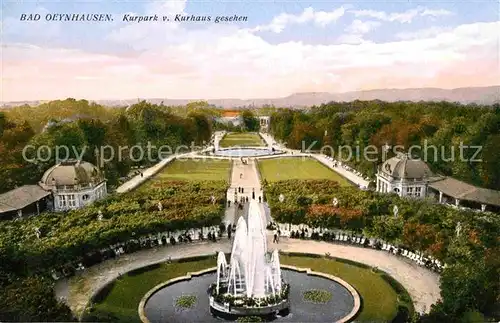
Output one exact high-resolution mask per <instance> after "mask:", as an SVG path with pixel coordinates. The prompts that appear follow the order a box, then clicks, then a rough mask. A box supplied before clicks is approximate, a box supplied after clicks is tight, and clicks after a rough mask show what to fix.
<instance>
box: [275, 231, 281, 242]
mask: <svg viewBox="0 0 500 323" xmlns="http://www.w3.org/2000/svg"><path fill="white" fill-rule="evenodd" d="M280 237H281V230H280V229H279V228H278V239H276V240H277V242H278V243H279V242H280Z"/></svg>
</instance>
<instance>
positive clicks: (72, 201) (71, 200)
mask: <svg viewBox="0 0 500 323" xmlns="http://www.w3.org/2000/svg"><path fill="white" fill-rule="evenodd" d="M68 206H69V207H75V206H76V199H75V195H74V194H70V195H68Z"/></svg>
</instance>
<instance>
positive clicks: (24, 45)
mask: <svg viewBox="0 0 500 323" xmlns="http://www.w3.org/2000/svg"><path fill="white" fill-rule="evenodd" d="M66 13H70V14H73V13H75V14H89V13H92V14H94V13H95V14H109V15H111V17H112V18H113V21H101V22H95V21H94V22H91V21H90V22H83V21H50V19H49V20H47V19H46V17H47V15H49V16H48V17H51V16H53V15H54V14H66ZM22 14H26V15H29V14H39V15H40V17H41V18H40V20H39V21H21V19H20V17H21V15H22ZM125 14H129V15H131V16H144V15H155V14H156V15H158V18H159V21H156V22H140V23H138V22H128V21H123V17H124V15H125ZM178 14H179V15H182V16H191V15H195V16H211V21H210V22H188V21H184V22H176V21H175V19H174V18H175V16H176V15H178ZM234 15H236V16H241V17H246V21H239V22H237V21H230V22H229V21H227V22H219V23H215V21H214V20H215V18H216V17H218V16H234ZM163 16H166V17H168V18H169V21H166V22H163V21H162V17H163ZM499 20H500V3H499V2H498V0H482V1H474V0H454V1H430V0H428V1H425V2H414V1H409V0H407V1H402V0H398V1H395V0H392V1H367V0H358V1H337V0H330V1H325V0H323V1H316V2H306V1H301V0H296V1H291V0H281V1H280V0H274V1H264V0H260V1H259V0H219V1H217V0H212V1H210V0H196V1H185V0H163V1H162V0H152V1H145V0H143V1H141V0H114V1H112V0H107V1H104V0H78V1H76V0H64V1H62V0H50V1H47V0H45V1H44V0H38V1H37V0H24V1H23V0H16V1H12V0H3V1H2V8H1V30H0V32H1V46H2V47H1V53H0V54H1V57H2V64H1V69H0V74H1V86H0V90H1V92H0V101H4V102H5V101H24V100H52V99H65V98H68V97H72V98H76V99H88V100H98V99H133V98H169V99H216V98H241V99H248V98H276V97H284V96H288V95H290V94H292V93H298V92H348V91H357V90H368V89H381V88H420V87H438V88H446V89H451V88H457V87H469V86H489V85H499V84H500V57H499V56H500V54H499V52H500V21H499Z"/></svg>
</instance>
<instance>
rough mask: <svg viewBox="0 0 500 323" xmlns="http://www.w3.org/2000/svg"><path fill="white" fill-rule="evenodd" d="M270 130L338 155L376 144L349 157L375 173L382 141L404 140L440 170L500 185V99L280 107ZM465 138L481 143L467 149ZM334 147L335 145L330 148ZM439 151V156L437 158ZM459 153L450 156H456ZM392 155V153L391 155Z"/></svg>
mask: <svg viewBox="0 0 500 323" xmlns="http://www.w3.org/2000/svg"><path fill="white" fill-rule="evenodd" d="M271 133H272V134H273V135H274V137H275V138H276V139H277V140H280V141H282V142H284V143H286V144H287V146H288V147H289V148H295V149H301V148H303V147H305V148H308V147H309V146H310V145H311V144H313V143H314V144H313V145H312V147H311V150H319V149H321V147H324V146H330V147H332V148H333V152H334V154H335V156H334V157H337V158H338V157H339V152H340V155H341V156H340V157H342V158H344V159H345V158H346V157H347V154H342V152H343V150H342V149H340V147H342V146H349V147H359V149H360V151H361V152H363V150H364V149H365V147H368V146H371V145H373V146H375V147H377V148H378V149H377V154H376V155H375V156H369V157H370V159H371V158H373V160H375V159H376V161H373V160H368V158H366V156H364V155H363V154H360V156H359V158H358V159H351V160H349V161H347V163H348V164H350V165H351V166H353V167H355V168H356V169H358V171H360V172H362V173H364V174H366V175H368V176H370V177H373V176H374V175H375V173H376V171H377V165H378V164H380V163H381V162H382V155H383V153H382V151H383V149H382V147H383V146H385V145H386V144H387V145H389V146H391V147H395V146H396V145H401V146H403V147H405V149H408V148H409V147H411V146H420V147H421V149H416V150H414V151H413V152H414V154H416V155H417V156H414V157H419V158H424V157H425V155H424V152H425V147H431V146H434V147H437V154H436V153H435V151H436V150H432V149H431V148H429V149H428V150H427V152H428V154H427V155H426V156H427V158H426V160H427V161H428V163H429V164H430V166H431V168H432V169H433V170H434V171H435V172H437V173H440V174H443V175H446V176H453V177H455V178H457V179H460V180H463V181H465V182H468V183H470V184H473V185H478V186H482V187H486V188H491V189H500V168H499V167H498V165H499V164H500V105H498V104H496V105H493V106H479V105H475V104H470V105H462V104H458V103H449V102H394V103H389V102H383V101H378V100H376V101H359V100H357V101H353V102H340V103H339V102H331V103H328V104H322V105H320V106H313V107H311V108H309V109H306V110H291V109H279V110H277V111H275V112H273V113H272V115H271ZM460 144H463V145H464V146H470V147H472V146H475V147H477V146H480V147H482V148H481V150H480V151H479V153H478V154H477V155H476V156H474V154H475V153H476V151H477V149H463V151H464V153H463V154H464V156H463V158H459V157H460V156H459V154H460ZM328 152H330V150H328ZM435 155H437V156H436V158H434V157H435ZM453 155H454V156H455V158H451V157H452V156H453ZM388 157H391V154H389V155H388Z"/></svg>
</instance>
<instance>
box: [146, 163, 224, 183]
mask: <svg viewBox="0 0 500 323" xmlns="http://www.w3.org/2000/svg"><path fill="white" fill-rule="evenodd" d="M230 166H231V164H230V161H229V160H223V159H210V158H206V159H184V160H174V161H173V162H171V163H170V164H169V165H167V166H166V167H165V168H164V169H163V170H161V171H160V172H159V173H158V174H156V175H155V176H154V177H152V178H151V179H150V180H149V181H148V182H146V185H147V184H148V183H153V182H155V181H170V180H195V181H213V180H227V179H228V178H229V177H228V176H229V169H230ZM146 185H145V186H146Z"/></svg>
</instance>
